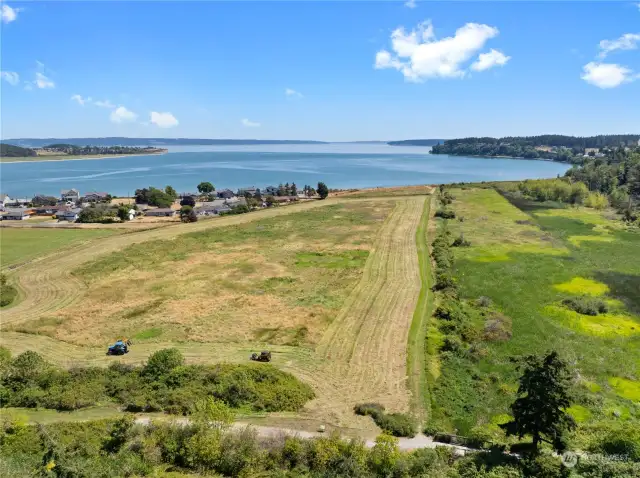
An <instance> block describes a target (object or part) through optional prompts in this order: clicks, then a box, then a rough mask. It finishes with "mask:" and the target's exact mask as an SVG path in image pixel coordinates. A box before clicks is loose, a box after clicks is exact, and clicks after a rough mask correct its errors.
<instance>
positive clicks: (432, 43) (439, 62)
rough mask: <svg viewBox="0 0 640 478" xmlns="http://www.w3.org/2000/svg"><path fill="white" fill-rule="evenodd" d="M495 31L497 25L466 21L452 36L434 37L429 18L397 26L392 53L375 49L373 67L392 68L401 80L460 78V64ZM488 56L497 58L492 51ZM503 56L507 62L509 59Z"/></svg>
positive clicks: (393, 35) (392, 40) (481, 62)
mask: <svg viewBox="0 0 640 478" xmlns="http://www.w3.org/2000/svg"><path fill="white" fill-rule="evenodd" d="M498 33H499V32H498V29H497V28H495V27H491V26H489V25H482V24H478V23H467V24H466V25H464V26H462V27H460V28H458V29H457V30H456V33H455V35H454V36H453V37H446V38H443V39H441V40H437V39H436V38H435V34H434V31H433V25H432V24H431V22H430V21H426V22H423V23H420V24H419V25H418V26H417V28H416V29H413V30H411V32H408V33H407V32H406V31H405V29H404V28H403V27H400V28H397V29H396V30H394V31H393V33H392V34H391V49H392V50H393V52H389V51H387V50H381V51H379V52H378V53H377V54H376V61H375V68H376V69H383V68H393V69H396V70H398V71H400V72H401V73H402V74H403V75H404V77H405V79H407V80H409V81H417V82H419V81H423V80H426V79H429V78H461V77H463V76H465V74H466V70H465V66H464V64H465V63H466V62H467V61H469V60H470V59H471V58H472V57H473V56H474V55H475V54H476V52H478V51H479V50H480V49H481V48H482V47H484V45H485V43H486V42H487V41H488V40H490V39H491V38H493V37H495V36H497V35H498ZM497 53H499V52H497ZM485 55H492V54H491V53H487V54H485ZM500 55H502V56H504V55H503V54H502V53H500ZM490 58H493V59H494V60H496V59H497V57H496V55H495V54H494V55H492V57H490ZM505 58H506V59H507V61H508V59H509V58H508V57H505ZM487 61H488V59H487V60H481V59H478V61H477V63H478V65H480V64H481V65H483V66H484V64H485V63H486V62H487ZM501 61H503V60H501ZM504 62H505V63H506V61H504ZM497 64H499V63H497ZM491 66H494V65H491Z"/></svg>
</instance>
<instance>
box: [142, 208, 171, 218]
mask: <svg viewBox="0 0 640 478" xmlns="http://www.w3.org/2000/svg"><path fill="white" fill-rule="evenodd" d="M176 213H177V211H176V210H175V209H171V208H168V207H159V208H156V209H147V210H146V211H145V212H144V214H145V216H152V217H172V216H175V215H176Z"/></svg>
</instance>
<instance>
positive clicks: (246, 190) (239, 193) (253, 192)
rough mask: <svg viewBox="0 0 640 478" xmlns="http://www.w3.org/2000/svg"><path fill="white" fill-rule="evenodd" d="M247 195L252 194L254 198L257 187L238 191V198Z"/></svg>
mask: <svg viewBox="0 0 640 478" xmlns="http://www.w3.org/2000/svg"><path fill="white" fill-rule="evenodd" d="M246 193H248V194H251V195H252V196H254V195H255V194H256V188H255V187H250V188H241V189H238V196H244V195H245V194H246Z"/></svg>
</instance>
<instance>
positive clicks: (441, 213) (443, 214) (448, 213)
mask: <svg viewBox="0 0 640 478" xmlns="http://www.w3.org/2000/svg"><path fill="white" fill-rule="evenodd" d="M435 216H436V217H440V218H442V219H454V218H455V217H456V213H455V211H452V210H451V209H446V208H441V209H438V210H437V211H436V214H435Z"/></svg>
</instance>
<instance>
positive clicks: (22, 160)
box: [0, 150, 169, 164]
mask: <svg viewBox="0 0 640 478" xmlns="http://www.w3.org/2000/svg"><path fill="white" fill-rule="evenodd" d="M168 152H169V151H167V150H165V151H158V152H154V153H131V154H93V155H91V154H76V155H71V154H69V155H61V156H55V155H51V157H47V156H22V157H16V158H9V157H2V158H0V163H2V164H4V163H48V162H50V161H83V160H88V159H111V158H126V157H130V156H157V155H161V154H167V153H168ZM32 158H33V159H32ZM41 158H47V159H41Z"/></svg>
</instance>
